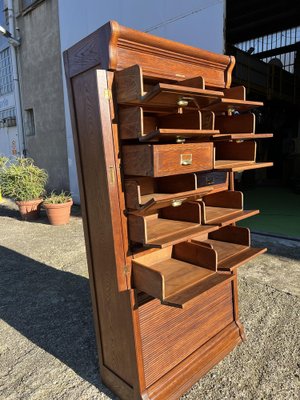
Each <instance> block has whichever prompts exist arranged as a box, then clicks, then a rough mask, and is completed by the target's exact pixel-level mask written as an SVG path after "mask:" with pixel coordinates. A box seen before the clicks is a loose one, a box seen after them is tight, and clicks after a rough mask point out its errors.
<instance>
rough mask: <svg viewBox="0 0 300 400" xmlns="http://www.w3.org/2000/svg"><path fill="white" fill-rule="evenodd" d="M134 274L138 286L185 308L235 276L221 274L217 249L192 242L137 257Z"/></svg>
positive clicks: (176, 305) (169, 302) (135, 284)
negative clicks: (218, 271) (218, 270)
mask: <svg viewBox="0 0 300 400" xmlns="http://www.w3.org/2000/svg"><path fill="white" fill-rule="evenodd" d="M132 274H133V285H134V287H135V288H136V289H138V290H140V291H142V292H145V293H147V294H148V295H150V296H152V297H155V298H157V299H160V300H161V302H162V303H163V304H166V305H170V306H174V307H181V308H182V307H184V306H186V305H187V304H188V303H189V302H190V301H192V300H193V299H195V298H196V297H198V296H200V295H202V294H204V293H205V292H208V291H210V290H213V289H214V288H215V287H216V286H218V285H222V284H225V282H228V281H229V280H230V279H231V278H232V277H231V276H230V275H224V274H218V273H217V257H216V252H215V251H214V250H213V249H211V248H209V247H208V246H207V247H205V246H198V245H196V244H193V243H188V242H183V243H179V244H176V245H174V246H169V247H167V248H165V249H162V250H157V251H155V252H152V253H149V254H147V255H143V256H140V257H137V258H134V259H133V260H132Z"/></svg>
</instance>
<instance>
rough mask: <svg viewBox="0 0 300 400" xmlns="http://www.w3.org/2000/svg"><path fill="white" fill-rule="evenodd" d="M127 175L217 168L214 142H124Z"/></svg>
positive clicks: (151, 174)
mask: <svg viewBox="0 0 300 400" xmlns="http://www.w3.org/2000/svg"><path fill="white" fill-rule="evenodd" d="M122 151H123V153H122V155H123V160H122V161H123V162H122V165H123V170H124V174H125V175H136V176H152V177H161V176H168V175H177V174H186V173H188V172H196V171H205V170H212V169H213V143H186V144H138V145H124V146H122Z"/></svg>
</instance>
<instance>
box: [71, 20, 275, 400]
mask: <svg viewBox="0 0 300 400" xmlns="http://www.w3.org/2000/svg"><path fill="white" fill-rule="evenodd" d="M64 61H65V70H66V76H67V82H68V90H69V100H70V109H71V117H72V127H73V133H74V144H75V151H76V161H77V169H78V178H79V183H80V193H81V205H82V212H83V221H84V230H85V238H86V248H87V257H88V266H89V276H90V287H91V294H92V301H93V311H94V322H95V330H96V337H97V345H98V352H99V361H100V373H101V377H102V379H103V382H104V383H105V384H106V385H107V386H108V387H109V388H110V389H111V390H112V391H114V392H115V393H116V394H117V395H118V396H119V397H120V398H121V399H128V400H129V399H130V400H132V399H155V400H167V399H177V398H179V397H180V395H182V394H183V393H184V392H185V391H187V390H188V389H189V388H190V387H191V386H192V384H193V383H195V382H196V381H197V379H199V378H200V377H201V376H203V375H204V374H205V373H206V372H207V371H208V370H209V369H210V368H212V367H213V366H214V365H215V364H216V363H218V362H219V361H220V360H221V359H222V358H223V357H224V356H225V355H226V354H228V353H229V352H230V351H231V350H232V349H233V348H234V347H235V346H236V345H237V344H239V343H241V342H242V340H243V339H244V333H243V326H242V324H241V322H240V321H239V315H238V298H237V270H238V268H239V267H240V266H241V265H242V264H243V263H245V262H246V261H248V260H250V259H251V258H253V257H255V256H257V255H259V254H261V253H263V252H265V251H266V249H264V248H262V249H258V248H253V247H252V246H251V239H250V232H249V230H248V229H246V228H241V227H237V226H236V225H235V223H236V222H237V221H239V220H242V219H245V218H247V217H250V216H252V215H255V214H257V213H258V210H245V209H244V202H243V194H242V193H241V192H239V191H235V190H234V173H235V172H236V171H244V170H247V169H255V168H262V167H268V166H271V165H272V164H271V163H269V162H257V160H256V148H257V143H256V141H257V139H264V138H268V137H271V136H272V134H270V133H266V134H255V115H254V114H253V113H252V112H251V110H252V109H253V108H255V107H259V106H261V105H262V103H260V102H253V101H248V100H247V99H246V95H245V88H243V87H231V73H232V69H233V67H234V63H235V60H234V58H233V57H229V56H225V55H219V54H214V53H211V52H208V51H204V50H200V49H197V48H193V47H190V46H186V45H183V44H180V43H176V42H172V41H169V40H166V39H161V38H157V37H155V36H152V35H149V34H145V33H142V32H137V31H134V30H132V29H129V28H125V27H123V26H120V25H119V24H117V23H116V22H114V21H111V22H109V23H107V24H106V25H104V26H103V27H101V28H100V29H98V30H97V31H96V32H94V33H93V34H91V35H90V36H88V37H87V38H85V39H83V40H82V41H81V42H78V43H77V44H76V45H75V46H73V47H72V48H70V49H69V50H68V51H66V52H65V53H64Z"/></svg>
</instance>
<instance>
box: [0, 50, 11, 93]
mask: <svg viewBox="0 0 300 400" xmlns="http://www.w3.org/2000/svg"><path fill="white" fill-rule="evenodd" d="M12 91H13V77H12V65H11V57H10V49H9V48H7V49H5V50H2V51H1V52H0V95H4V94H7V93H10V92H12Z"/></svg>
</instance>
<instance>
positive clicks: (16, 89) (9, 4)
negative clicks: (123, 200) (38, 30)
mask: <svg viewBox="0 0 300 400" xmlns="http://www.w3.org/2000/svg"><path fill="white" fill-rule="evenodd" d="M7 14H8V30H9V32H10V33H11V34H12V35H13V36H14V37H15V17H14V8H13V0H7ZM9 46H10V53H11V63H12V73H13V82H14V95H15V107H16V121H17V129H18V140H19V149H20V153H21V154H20V155H24V156H26V147H25V135H24V128H23V117H22V106H21V94H20V80H19V73H18V62H17V49H16V46H14V45H13V44H12V43H10V44H9Z"/></svg>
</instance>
